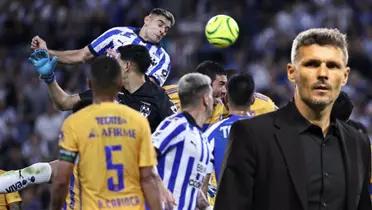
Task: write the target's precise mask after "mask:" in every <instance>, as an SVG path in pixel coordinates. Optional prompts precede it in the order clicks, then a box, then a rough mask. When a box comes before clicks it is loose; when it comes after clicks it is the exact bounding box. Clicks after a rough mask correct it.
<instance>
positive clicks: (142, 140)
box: [59, 103, 156, 210]
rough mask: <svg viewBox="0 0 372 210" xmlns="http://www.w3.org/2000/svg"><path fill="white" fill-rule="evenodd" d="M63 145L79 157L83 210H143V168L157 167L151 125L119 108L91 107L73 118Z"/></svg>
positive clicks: (109, 105)
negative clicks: (141, 171)
mask: <svg viewBox="0 0 372 210" xmlns="http://www.w3.org/2000/svg"><path fill="white" fill-rule="evenodd" d="M59 145H60V147H61V148H62V149H64V150H67V151H71V152H77V153H78V155H79V161H78V162H77V165H76V167H77V171H78V176H77V179H78V180H76V181H77V182H78V183H79V186H80V191H79V193H80V195H79V196H78V197H80V199H79V202H80V204H79V206H81V209H83V210H106V209H111V210H112V209H125V210H142V209H144V196H143V193H142V190H141V185H140V177H139V175H140V174H139V168H140V167H150V166H154V165H155V164H156V156H155V150H154V147H153V145H152V143H151V132H150V127H149V124H148V122H147V120H146V118H144V117H143V116H142V115H141V114H140V113H138V112H137V111H135V110H133V109H131V108H129V107H127V106H125V105H121V104H115V103H100V104H93V105H90V106H88V107H86V108H84V109H82V110H80V111H79V112H76V113H75V114H73V115H71V116H69V117H68V118H67V119H66V120H65V122H64V123H63V126H62V132H61V135H60V142H59Z"/></svg>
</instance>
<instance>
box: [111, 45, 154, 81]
mask: <svg viewBox="0 0 372 210" xmlns="http://www.w3.org/2000/svg"><path fill="white" fill-rule="evenodd" d="M118 51H119V53H120V58H121V59H122V60H124V61H132V62H134V63H135V64H136V65H137V67H138V68H137V69H138V71H139V72H140V73H142V74H145V73H146V71H147V69H148V68H149V66H150V65H151V57H150V54H149V51H148V50H147V48H146V47H144V46H141V45H134V44H130V45H125V46H121V47H119V48H118Z"/></svg>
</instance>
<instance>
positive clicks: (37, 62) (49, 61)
mask: <svg viewBox="0 0 372 210" xmlns="http://www.w3.org/2000/svg"><path fill="white" fill-rule="evenodd" d="M28 60H29V61H30V62H31V63H32V65H33V66H34V69H35V71H37V73H39V75H40V78H41V79H42V80H44V81H45V83H47V84H50V83H52V82H53V81H54V80H55V75H54V68H55V67H56V64H57V57H56V56H53V57H52V58H50V57H49V54H48V51H46V50H44V49H37V50H35V51H34V52H33V53H31V55H30V57H29V58H28Z"/></svg>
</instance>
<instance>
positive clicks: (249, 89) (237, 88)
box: [227, 73, 255, 106]
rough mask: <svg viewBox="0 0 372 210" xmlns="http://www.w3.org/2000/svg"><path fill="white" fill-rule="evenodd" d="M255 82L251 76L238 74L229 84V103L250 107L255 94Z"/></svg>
mask: <svg viewBox="0 0 372 210" xmlns="http://www.w3.org/2000/svg"><path fill="white" fill-rule="evenodd" d="M254 88H255V84H254V80H253V78H252V76H251V75H250V74H246V73H245V74H237V75H234V76H232V77H231V78H230V80H229V81H228V83H227V94H228V97H229V102H230V103H231V104H232V105H235V106H249V105H250V104H251V102H252V97H253V93H254Z"/></svg>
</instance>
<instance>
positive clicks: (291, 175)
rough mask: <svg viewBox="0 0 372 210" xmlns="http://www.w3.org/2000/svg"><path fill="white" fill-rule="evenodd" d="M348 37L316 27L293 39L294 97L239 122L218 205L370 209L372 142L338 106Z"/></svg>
mask: <svg viewBox="0 0 372 210" xmlns="http://www.w3.org/2000/svg"><path fill="white" fill-rule="evenodd" d="M347 60H348V52H347V43H346V36H345V35H344V34H342V33H340V32H339V31H338V30H337V29H325V28H322V29H310V30H307V31H304V32H302V33H300V34H299V35H298V36H297V37H296V38H295V40H294V41H293V44H292V53H291V63H290V64H288V65H287V75H288V79H289V80H290V81H291V82H292V83H293V84H294V100H293V102H290V103H289V104H288V105H287V106H285V107H283V108H281V109H279V110H278V111H276V112H272V113H269V114H266V115H262V116H258V117H256V118H253V119H250V120H242V121H238V122H236V123H235V124H234V125H233V126H232V128H231V132H230V145H229V148H228V150H227V152H226V157H225V169H224V171H223V175H222V177H221V181H220V183H219V184H220V185H219V191H218V193H217V200H216V204H215V210H250V209H254V210H313V209H317V210H318V209H330V210H354V209H359V210H362V209H363V210H364V209H365V210H370V209H372V208H371V202H370V200H369V194H368V181H369V178H370V175H369V166H370V147H369V145H368V144H369V143H368V141H367V139H366V137H365V136H362V135H361V134H360V133H359V132H357V131H356V130H355V129H353V128H351V127H350V126H349V125H347V124H346V123H345V122H343V121H341V120H338V119H335V118H332V117H331V110H332V107H333V104H334V102H335V100H336V98H337V97H338V95H339V93H340V91H341V87H342V86H344V85H345V84H346V82H347V79H348V75H349V71H350V69H349V67H347Z"/></svg>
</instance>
